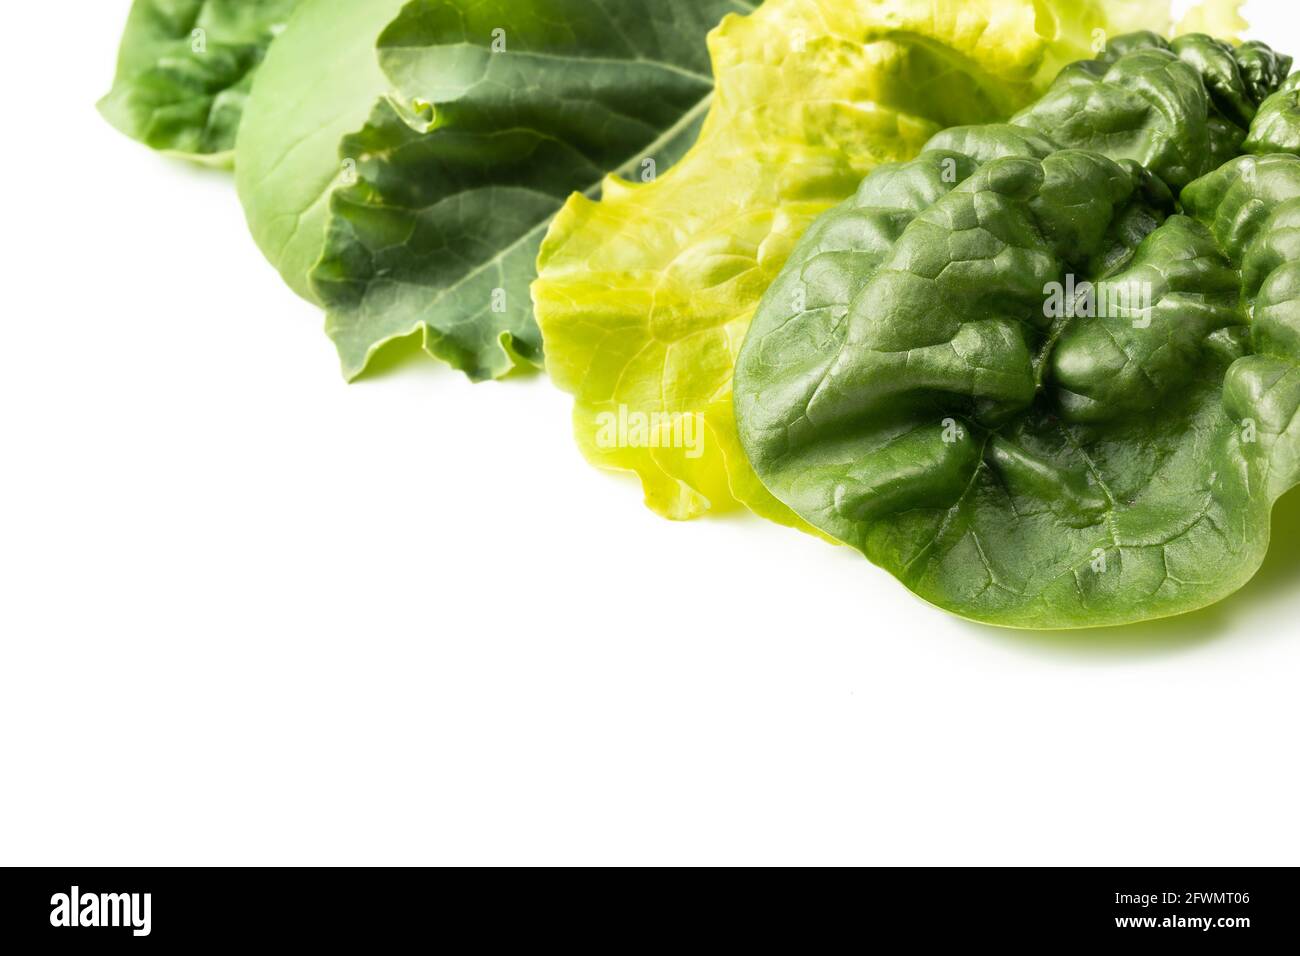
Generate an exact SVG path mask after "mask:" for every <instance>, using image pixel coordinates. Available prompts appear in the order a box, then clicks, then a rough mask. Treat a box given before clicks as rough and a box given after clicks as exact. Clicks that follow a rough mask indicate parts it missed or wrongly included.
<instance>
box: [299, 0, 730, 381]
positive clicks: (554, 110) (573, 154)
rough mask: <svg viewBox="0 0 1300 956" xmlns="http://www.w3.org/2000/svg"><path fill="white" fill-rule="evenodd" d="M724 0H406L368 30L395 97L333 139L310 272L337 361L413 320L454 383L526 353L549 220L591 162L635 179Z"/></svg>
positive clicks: (695, 88)
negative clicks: (330, 179)
mask: <svg viewBox="0 0 1300 956" xmlns="http://www.w3.org/2000/svg"><path fill="white" fill-rule="evenodd" d="M752 5H753V4H752V3H748V2H740V0H704V2H701V0H532V2H519V0H480V2H473V3H471V2H464V0H457V2H453V0H418V2H414V3H411V4H410V5H409V6H408V7H407V8H406V9H405V10H403V11H402V14H401V16H399V17H398V18H397V20H396V21H395V22H394V23H393V24H392V25H391V26H389V27H388V29H387V30H385V31H384V34H383V36H382V37H380V40H379V55H380V62H381V63H382V65H383V67H384V70H385V72H386V73H387V74H388V76H389V78H390V79H391V80H392V81H393V83H394V86H395V94H394V96H392V97H391V98H389V99H388V100H385V101H383V102H381V103H380V104H379V105H378V106H377V107H376V108H375V110H374V112H373V114H372V115H371V117H370V121H369V123H368V124H367V125H366V127H365V128H364V129H363V130H362V131H361V132H359V133H357V134H356V135H353V136H349V137H347V138H346V139H345V140H344V141H343V153H344V155H345V156H348V157H351V158H353V159H354V160H355V162H356V164H357V169H358V171H359V181H358V182H357V184H356V185H355V186H353V187H351V188H349V189H345V190H340V191H338V192H337V193H336V194H335V195H334V197H333V199H332V205H331V213H332V215H331V219H330V225H329V232H328V238H327V241H326V245H325V249H324V253H323V256H322V258H321V261H320V263H319V264H318V265H317V267H316V269H315V272H314V274H313V276H312V279H313V283H314V288H315V291H316V293H317V295H318V296H319V298H320V299H321V301H322V302H323V303H324V304H325V306H326V308H327V310H328V313H329V315H328V320H327V323H326V330H327V331H328V332H329V334H330V336H331V337H332V338H333V339H334V341H335V343H336V345H337V346H338V349H339V354H340V356H341V358H342V361H343V370H344V374H345V375H347V376H348V377H349V378H351V377H353V376H355V375H357V374H359V373H360V372H361V371H362V370H363V369H364V368H365V366H366V364H367V362H368V361H369V360H370V358H371V356H372V355H374V353H375V352H376V351H377V350H378V349H379V348H381V347H382V346H383V345H384V344H386V343H388V342H391V341H393V340H394V339H397V338H401V337H404V336H408V335H411V334H412V333H416V332H419V333H421V334H422V335H423V339H424V346H425V349H426V350H427V351H429V352H430V353H431V354H433V355H435V356H436V357H438V358H440V359H442V360H443V361H445V362H447V363H448V364H450V365H452V366H453V367H455V368H458V369H461V370H463V371H464V372H465V373H466V374H468V375H469V376H470V377H471V378H474V379H484V378H495V377H498V376H500V375H503V374H505V373H506V372H508V371H510V370H511V369H512V368H514V367H515V366H516V365H519V364H527V365H540V364H541V361H542V343H541V336H540V333H539V332H538V330H537V325H536V322H535V321H534V319H533V311H532V303H531V300H530V298H529V292H528V287H529V284H530V283H531V282H532V280H533V278H534V276H535V275H536V266H535V263H536V259H537V251H538V248H539V246H540V245H541V241H542V236H543V235H544V234H545V231H546V227H547V226H548V224H549V223H550V221H551V219H552V217H553V216H554V215H555V213H556V212H557V211H558V210H559V209H560V207H561V206H562V205H563V204H564V201H565V199H566V198H567V197H568V196H569V194H570V193H573V192H575V191H576V192H591V191H593V190H595V189H596V188H597V187H598V186H599V183H600V181H601V180H602V178H603V177H604V176H605V174H606V173H608V172H610V171H611V170H617V171H620V172H622V173H624V174H634V175H645V176H653V175H657V174H658V172H660V171H662V170H665V169H667V168H668V167H669V166H671V165H672V164H673V163H674V162H676V161H677V159H678V158H679V157H680V156H681V155H682V154H683V153H684V152H685V151H686V149H687V148H688V147H689V146H690V144H691V143H693V142H694V140H695V138H696V136H697V135H698V132H699V127H700V123H701V122H702V121H703V118H704V115H705V112H706V110H707V107H708V104H709V102H710V100H711V98H712V92H713V81H712V77H711V76H710V74H709V64H708V55H707V50H706V48H705V42H704V38H705V34H706V33H707V31H708V30H709V28H710V27H712V26H713V25H714V24H715V23H717V21H718V20H719V19H720V18H721V17H722V16H723V15H724V14H726V13H730V12H734V11H738V10H748V9H750V8H751V7H752Z"/></svg>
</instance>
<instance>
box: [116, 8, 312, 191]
mask: <svg viewBox="0 0 1300 956" xmlns="http://www.w3.org/2000/svg"><path fill="white" fill-rule="evenodd" d="M297 3H298V0H135V3H134V5H133V6H132V7H131V13H130V16H129V17H128V19H127V24H126V30H125V32H124V34H123V37H122V45H121V49H120V51H119V53H118V65H117V76H116V78H115V80H114V82H113V89H112V90H111V91H110V92H109V94H108V95H107V96H105V97H104V98H103V99H102V100H101V101H100V103H99V109H100V112H101V113H102V114H103V115H104V117H105V118H106V119H107V120H108V121H109V122H110V123H112V124H113V125H114V126H115V127H117V128H118V129H119V130H121V131H122V132H123V133H125V134H126V135H127V136H130V137H131V138H132V139H137V140H139V141H140V142H142V143H144V144H145V145H146V146H150V147H152V148H154V149H157V150H162V151H164V152H168V153H176V154H179V155H182V156H185V157H187V158H190V159H194V160H198V161H200V162H207V163H212V164H217V165H221V164H225V163H227V162H229V160H230V158H231V154H232V151H233V150H234V146H235V136H236V133H237V131H238V129H239V123H240V117H241V115H242V113H243V108H244V102H245V100H246V99H247V96H248V91H249V88H250V87H251V85H252V82H253V76H254V74H255V73H256V71H257V68H258V66H259V65H260V64H261V62H262V59H263V57H264V55H265V53H266V49H267V47H268V46H269V45H270V43H271V40H272V39H273V38H274V37H275V35H276V34H277V33H278V32H279V31H280V30H281V29H282V28H283V26H284V24H285V22H286V21H287V20H288V18H289V15H290V13H292V11H293V8H294V7H295V6H296V5H297Z"/></svg>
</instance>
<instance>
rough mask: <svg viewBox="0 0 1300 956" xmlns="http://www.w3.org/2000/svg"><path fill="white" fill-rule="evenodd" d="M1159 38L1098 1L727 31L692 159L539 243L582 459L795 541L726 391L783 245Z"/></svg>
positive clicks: (850, 12) (684, 507)
mask: <svg viewBox="0 0 1300 956" xmlns="http://www.w3.org/2000/svg"><path fill="white" fill-rule="evenodd" d="M1218 6H1219V7H1221V8H1223V9H1226V10H1228V11H1234V10H1235V8H1236V6H1237V4H1236V3H1234V2H1224V3H1221V4H1219V5H1218ZM1216 16H1219V19H1213V20H1212V21H1210V22H1213V23H1215V24H1224V23H1228V22H1229V21H1227V20H1226V19H1223V18H1222V15H1221V14H1220V15H1216ZM1172 26H1173V25H1172V21H1171V19H1170V16H1169V6H1168V4H1166V3H1158V2H1137V3H1132V2H1129V3H1125V2H1112V3H1107V2H1102V0H1073V2H1071V0H1060V2H1057V0H1036V2H1035V0H876V2H860V3H844V2H842V0H768V2H767V3H765V4H764V5H763V6H762V7H760V8H759V10H758V11H757V12H755V13H753V14H751V15H749V16H746V17H740V16H729V17H728V18H727V19H725V20H724V21H723V23H722V24H721V25H720V26H719V27H718V28H717V29H716V30H715V31H714V32H713V33H712V34H711V35H710V38H709V48H710V53H711V55H712V59H713V67H714V76H715V81H716V94H715V97H714V102H713V106H712V109H711V111H710V113H709V117H708V119H707V120H706V122H705V124H704V127H703V129H702V131H701V134H700V139H699V141H698V142H697V143H696V145H695V147H694V148H693V149H692V150H691V151H690V152H689V153H688V154H687V155H686V156H685V157H684V158H683V159H682V160H681V161H680V162H679V163H678V164H677V165H676V166H675V167H673V168H672V169H671V170H669V171H668V172H667V173H665V174H663V175H661V176H659V177H657V178H654V179H651V181H648V182H644V181H639V182H636V183H629V182H624V181H622V180H619V179H615V178H609V179H607V180H606V181H605V183H604V189H603V196H602V198H601V199H600V200H599V201H596V200H593V199H590V198H588V197H587V196H583V195H575V196H573V197H572V198H571V199H570V200H569V202H568V203H567V204H566V205H565V207H564V208H563V209H562V210H561V212H560V213H559V215H558V216H557V217H556V219H555V221H554V223H553V224H552V225H551V228H550V231H549V233H548V235H547V237H546V239H545V241H544V242H543V244H542V249H541V254H540V257H539V260H538V274H539V278H538V280H537V281H536V282H535V283H534V284H533V287H532V294H533V300H534V307H535V310H536V316H537V319H538V323H539V325H540V326H541V330H542V335H543V339H544V343H545V348H546V361H547V369H548V371H549V373H550V375H551V377H552V378H553V379H554V381H555V382H556V383H557V384H558V385H559V386H560V387H561V388H564V389H565V390H567V391H569V392H571V393H573V395H574V396H575V398H576V401H575V405H574V413H573V421H574V431H575V437H576V439H577V441H578V444H579V445H580V447H581V448H582V451H583V453H584V454H585V455H586V456H587V458H588V459H589V460H591V461H592V462H593V463H594V464H596V465H599V466H601V467H605V468H610V469H615V470H622V471H630V472H634V473H635V474H636V475H637V476H638V477H639V478H640V481H641V484H642V486H643V488H644V491H645V498H646V503H647V504H648V505H649V506H650V507H651V508H652V509H654V510H655V511H657V512H659V513H660V514H662V515H664V516H666V517H669V518H677V519H686V518H693V517H696V516H698V515H700V514H703V513H705V512H706V511H710V510H714V511H720V510H727V509H731V508H735V507H737V506H739V505H745V506H748V507H749V508H751V509H753V510H754V511H756V512H758V513H760V514H762V515H764V516H766V517H769V518H772V519H773V520H776V521H779V522H782V523H786V524H792V525H796V526H800V527H806V526H805V525H803V523H802V522H800V521H799V519H797V518H796V517H795V516H794V515H793V514H792V513H791V512H790V511H789V510H788V509H787V508H786V507H785V506H784V505H782V504H781V503H780V502H778V501H777V500H776V499H775V498H773V497H772V496H771V495H770V494H769V493H768V492H767V490H766V489H765V488H763V486H762V484H761V483H760V482H759V481H758V479H757V478H756V476H755V475H754V473H753V471H752V469H751V468H750V466H749V463H748V461H747V460H746V458H745V455H744V453H743V451H742V450H741V448H740V445H739V442H738V440H737V437H736V429H735V422H734V419H733V416H732V394H731V384H732V383H731V380H732V371H733V368H734V365H735V359H736V355H737V353H738V351H739V349H740V345H741V342H742V340H743V338H744V335H745V330H746V328H747V327H748V325H749V321H750V319H751V317H752V315H753V313H754V309H755V307H756V306H757V304H758V301H759V299H760V298H761V296H762V295H763V293H764V291H765V290H766V289H767V287H768V285H769V284H770V283H771V281H772V279H773V278H774V277H775V276H776V274H777V272H778V271H779V270H780V269H781V267H782V265H783V264H784V263H785V260H786V258H787V256H788V255H789V254H790V251H791V249H792V247H793V245H794V243H795V241H796V240H797V239H798V238H799V236H800V235H801V234H802V233H803V231H804V229H805V228H806V227H807V226H808V225H809V223H810V222H811V221H812V220H813V219H814V218H816V217H817V216H818V215H819V214H820V213H822V212H824V211H825V210H826V209H828V208H830V207H831V206H833V205H835V204H836V203H838V202H840V201H841V200H843V199H844V198H845V197H847V196H848V195H849V194H850V193H851V192H852V191H853V190H854V189H855V188H856V187H857V185H858V183H859V182H860V181H861V180H862V178H863V176H864V175H865V174H866V173H867V172H868V171H870V170H871V169H872V168H874V167H875V166H878V165H879V164H881V163H884V162H891V161H897V160H903V159H907V158H910V157H912V156H914V155H915V154H916V153H917V151H918V150H919V149H920V147H921V146H922V145H923V144H924V143H925V142H926V140H928V139H929V137H930V136H931V135H933V134H934V133H935V132H937V131H938V130H939V129H942V128H943V127H945V126H951V125H957V124H965V123H977V122H987V121H991V120H996V119H1001V118H1004V117H1006V116H1008V115H1010V114H1011V113H1012V112H1014V111H1015V110H1017V109H1019V108H1020V107H1021V106H1023V105H1024V104H1026V103H1027V102H1029V101H1030V100H1032V99H1033V98H1034V97H1035V95H1036V94H1037V93H1039V92H1041V90H1042V89H1043V88H1044V87H1045V86H1046V85H1047V83H1048V82H1050V80H1051V79H1052V78H1053V77H1054V76H1055V74H1056V72H1057V71H1058V70H1059V69H1060V67H1061V66H1063V65H1064V64H1065V63H1068V62H1070V61H1072V60H1075V59H1081V58H1086V57H1090V56H1092V55H1093V53H1094V52H1095V51H1097V50H1099V49H1100V48H1101V47H1100V44H1104V42H1105V40H1106V38H1107V37H1108V36H1111V35H1115V34H1118V33H1120V32H1124V31H1128V30H1132V29H1136V28H1150V29H1154V30H1157V31H1159V32H1162V33H1168V32H1171V31H1172ZM1220 32H1222V31H1220ZM643 178H649V177H643Z"/></svg>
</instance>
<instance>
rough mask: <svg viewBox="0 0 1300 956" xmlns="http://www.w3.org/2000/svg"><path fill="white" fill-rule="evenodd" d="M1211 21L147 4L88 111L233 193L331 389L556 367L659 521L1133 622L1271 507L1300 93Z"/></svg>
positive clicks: (1232, 22)
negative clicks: (807, 541) (791, 529)
mask: <svg viewBox="0 0 1300 956" xmlns="http://www.w3.org/2000/svg"><path fill="white" fill-rule="evenodd" d="M756 7H757V9H755V8H756ZM1235 8H1236V3H1235V2H1231V0H1214V2H1211V3H1209V4H1207V5H1205V6H1202V7H1199V8H1197V9H1196V10H1194V11H1193V13H1192V14H1190V15H1189V17H1188V18H1187V19H1185V20H1184V21H1183V23H1182V24H1181V26H1180V27H1179V28H1178V29H1175V25H1174V24H1172V23H1171V22H1170V21H1169V20H1168V17H1167V9H1168V5H1167V3H1165V2H1162V0H1145V2H1136V3H1123V2H1119V0H1114V2H1111V0H1069V2H1067V0H873V2H871V3H858V2H848V0H767V2H766V3H764V4H762V5H761V6H758V5H757V3H756V2H751V0H351V2H346V3H345V2H341V0H296V2H295V0H278V2H272V0H262V2H258V0H242V2H239V0H206V2H205V0H136V2H135V5H134V7H133V9H132V13H131V16H130V19H129V21H128V25H127V32H126V36H125V37H124V39H123V43H122V50H121V54H120V58H119V69H118V75H117V78H116V81H115V83H114V86H113V90H112V92H111V93H110V94H109V95H108V96H107V97H106V98H105V100H104V101H103V102H102V103H101V108H102V110H103V111H104V113H105V115H106V116H107V117H108V118H109V119H110V120H111V121H112V122H113V123H114V125H116V126H117V127H118V128H120V129H122V130H123V131H124V132H126V133H128V134H129V135H131V136H133V137H135V138H137V139H139V140H141V141H142V142H144V143H146V144H148V145H150V146H152V147H154V148H156V149H160V150H163V151H166V152H169V153H175V154H181V155H187V156H189V157H191V158H194V159H197V160H199V161H202V162H227V161H229V160H231V159H232V158H233V161H234V166H235V171H236V183H237V187H238V191H239V195H240V198H241V200H242V202H243V204H244V207H245V210H246V212H247V215H248V220H249V225H250V228H251V230H252V232H253V236H254V238H255V239H256V241H257V243H258V245H259V246H260V247H261V249H262V250H263V252H264V253H265V255H266V256H267V258H268V259H269V260H270V261H271V263H272V264H273V265H274V266H275V267H276V268H277V269H278V270H279V271H280V273H281V274H282V275H283V277H284V278H285V280H286V282H287V283H288V284H289V285H290V286H291V287H292V288H293V289H294V290H295V291H296V292H298V293H299V294H300V295H302V296H303V297H304V298H306V299H308V300H310V301H312V302H314V303H316V304H318V305H319V306H320V307H321V308H322V309H323V310H324V311H325V313H326V316H327V318H326V329H327V332H328V333H329V335H330V336H331V337H332V338H333V340H334V342H335V344H336V345H337V347H338V351H339V354H340V357H341V360H342V365H343V370H344V374H345V375H346V376H347V377H348V378H352V377H354V376H356V375H358V374H360V373H361V372H362V371H364V369H365V368H366V366H367V364H368V363H369V362H370V361H371V359H372V358H373V357H374V356H375V354H376V353H377V352H378V351H379V350H381V349H382V348H383V347H384V346H385V345H386V344H388V343H390V342H393V341H394V340H397V339H403V338H407V337H409V336H419V338H420V340H421V342H422V344H423V348H424V350H425V351H427V352H428V353H429V354H430V355H432V356H434V357H436V358H438V359H441V360H442V361H444V362H446V363H447V364H449V365H451V366H453V367H455V368H458V369H460V370H462V371H463V372H465V373H466V374H467V375H469V376H470V377H471V378H473V379H476V380H478V379H488V378H496V377H499V376H501V375H504V374H506V373H508V372H510V371H511V370H513V369H516V368H528V367H537V366H541V365H542V364H543V362H544V363H545V366H546V368H547V370H548V372H549V374H550V375H551V377H552V379H553V380H554V381H555V382H556V383H557V384H559V385H560V386H561V387H563V388H565V389H566V390H568V391H571V392H572V393H573V394H574V395H575V398H576V402H575V407H574V430H575V435H576V436H577V438H578V441H579V444H580V446H581V447H582V449H583V451H584V453H585V454H587V455H588V457H589V458H591V459H592V460H593V461H594V462H596V463H597V464H600V465H602V466H605V467H610V468H616V469H620V470H626V471H631V472H634V473H636V474H637V475H638V477H639V478H640V480H641V483H642V485H643V487H644V490H645V495H646V501H647V503H648V504H649V505H650V506H651V507H652V508H654V509H655V510H657V511H659V512H660V513H662V514H664V515H666V516H668V517H673V518H690V517H695V516H697V515H700V514H703V513H705V512H708V511H713V510H725V509H727V508H735V507H741V506H744V507H748V508H749V509H751V510H753V511H755V512H757V513H758V514H761V515H763V516H765V517H768V518H770V519H773V520H776V521H779V522H782V523H785V524H790V525H793V526H796V527H800V528H803V529H804V530H807V531H810V532H813V533H816V534H819V535H822V536H824V537H826V538H828V539H830V540H833V541H838V542H844V543H847V544H849V545H851V546H853V547H855V548H858V549H860V550H861V551H863V552H864V553H865V554H866V555H867V556H868V557H869V558H870V559H871V560H872V561H874V562H875V563H877V564H879V565H881V566H882V567H884V568H886V569H888V570H889V571H891V572H892V573H894V574H895V575H896V576H898V577H899V578H900V579H901V580H902V581H903V582H904V583H905V584H907V585H908V587H910V588H911V589H912V590H914V591H915V592H916V593H918V594H919V595H921V596H922V597H924V598H925V599H927V600H929V601H931V602H932V603H934V604H937V605H939V606H941V607H943V608H946V609H948V610H950V611H952V612H954V613H957V614H960V615H963V616H966V617H969V618H973V619H977V620H982V621H988V622H992V623H997V624H1003V625H1011V626H1033V627H1080V626H1092V625H1102V624H1119V623H1124V622H1129V621H1135V620H1142V619H1146V618H1152V617H1159V616H1163V615H1168V614H1174V613H1178V612H1181V611H1186V610H1190V609H1193V608H1196V607H1200V606H1203V605H1205V604H1207V603H1210V602H1212V601H1215V600H1218V599H1219V598H1221V597H1223V596H1224V595H1226V594H1228V593H1230V592H1231V591H1232V590H1234V589H1236V588H1237V587H1239V586H1240V585H1241V584H1242V583H1244V582H1245V581H1246V580H1247V579H1248V578H1249V577H1250V576H1251V575H1252V574H1253V573H1254V571H1255V569H1256V568H1257V567H1258V566H1259V564H1260V562H1261V561H1262V559H1263V556H1264V553H1265V551H1266V549H1267V544H1268V532H1269V515H1270V511H1271V508H1272V505H1273V502H1274V501H1275V500H1276V499H1277V497H1278V496H1279V495H1281V494H1282V493H1284V492H1285V491H1286V490H1287V489H1288V488H1290V487H1291V486H1293V485H1294V484H1296V483H1297V481H1300V305H1298V304H1297V302H1298V300H1300V272H1298V271H1297V267H1298V263H1300V240H1298V239H1297V237H1300V155H1297V154H1298V153H1300V99H1298V97H1300V86H1298V85H1297V83H1296V79H1295V77H1291V78H1288V77H1287V74H1288V72H1289V70H1290V65H1291V61H1290V59H1289V58H1288V57H1285V56H1282V55H1279V54H1276V53H1274V52H1273V51H1272V50H1271V49H1270V48H1269V47H1267V46H1265V45H1263V44H1259V43H1248V44H1242V45H1235V44H1234V43H1232V42H1228V41H1223V40H1215V39H1211V36H1210V35H1216V36H1224V37H1231V36H1233V35H1234V34H1235V32H1236V31H1237V30H1238V29H1239V28H1240V26H1241V25H1242V24H1241V22H1240V21H1239V20H1238V19H1237V18H1236V15H1235ZM719 21H721V25H720V26H719V27H718V28H717V29H716V30H714V31H713V32H712V33H711V34H709V39H708V43H707V46H706V42H705V36H706V34H708V31H709V30H710V28H711V27H713V26H714V25H715V24H718V23H719ZM1148 28H1149V29H1154V30H1157V31H1159V34H1157V33H1153V32H1146V30H1147V29H1148ZM1126 31H1137V32H1126ZM1179 34H1181V35H1179ZM1162 35H1177V39H1174V40H1172V41H1166V40H1164V39H1162ZM1094 54H1095V55H1094ZM543 345H544V347H545V353H543ZM733 376H734V384H733ZM683 422H685V423H686V425H685V427H683ZM697 422H698V434H697V432H696V429H695V427H693V426H694V425H695V423H697ZM630 423H631V424H630ZM647 423H649V424H647Z"/></svg>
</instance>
